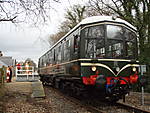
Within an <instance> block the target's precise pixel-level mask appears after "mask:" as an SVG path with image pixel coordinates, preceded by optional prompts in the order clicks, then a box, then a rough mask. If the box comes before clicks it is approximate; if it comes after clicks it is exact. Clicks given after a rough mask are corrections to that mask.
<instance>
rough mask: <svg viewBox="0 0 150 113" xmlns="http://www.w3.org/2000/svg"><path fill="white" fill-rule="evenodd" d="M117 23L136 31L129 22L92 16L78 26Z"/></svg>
mask: <svg viewBox="0 0 150 113" xmlns="http://www.w3.org/2000/svg"><path fill="white" fill-rule="evenodd" d="M105 21H106V22H117V23H122V24H125V25H127V26H129V27H131V28H132V29H134V30H136V28H135V27H134V26H133V25H131V24H130V23H129V22H127V21H125V20H122V19H120V18H116V17H113V16H92V17H88V18H85V19H83V20H82V21H81V22H80V23H79V24H78V25H84V24H90V23H97V22H105Z"/></svg>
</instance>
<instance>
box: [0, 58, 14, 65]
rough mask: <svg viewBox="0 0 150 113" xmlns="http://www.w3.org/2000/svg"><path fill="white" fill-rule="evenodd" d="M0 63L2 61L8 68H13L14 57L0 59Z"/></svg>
mask: <svg viewBox="0 0 150 113" xmlns="http://www.w3.org/2000/svg"><path fill="white" fill-rule="evenodd" d="M0 61H2V62H3V63H4V64H6V65H7V66H12V65H13V59H12V57H9V56H2V57H0Z"/></svg>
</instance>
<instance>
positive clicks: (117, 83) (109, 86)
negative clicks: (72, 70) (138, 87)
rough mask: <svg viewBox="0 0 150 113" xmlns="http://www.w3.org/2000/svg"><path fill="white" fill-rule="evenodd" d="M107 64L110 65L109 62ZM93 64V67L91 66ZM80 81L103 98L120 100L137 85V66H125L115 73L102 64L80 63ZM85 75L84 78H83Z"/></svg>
mask: <svg viewBox="0 0 150 113" xmlns="http://www.w3.org/2000/svg"><path fill="white" fill-rule="evenodd" d="M109 63H111V62H110V61H109ZM92 64H93V65H92ZM82 66H83V67H81V72H82V75H81V76H82V81H83V84H84V85H86V86H92V88H93V89H94V90H93V89H92V91H95V92H96V93H97V94H98V95H100V94H103V95H105V97H111V98H115V99H116V100H119V99H121V98H122V97H123V96H125V95H126V94H127V93H129V91H130V89H131V85H132V84H135V83H137V81H138V74H137V67H138V64H128V63H127V64H125V65H124V66H123V67H122V69H117V68H116V69H117V71H116V72H115V71H114V70H113V69H111V68H110V67H109V66H108V65H106V64H102V63H88V64H87V63H82ZM85 75H86V76H85Z"/></svg>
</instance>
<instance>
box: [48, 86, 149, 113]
mask: <svg viewBox="0 0 150 113" xmlns="http://www.w3.org/2000/svg"><path fill="white" fill-rule="evenodd" d="M51 89H52V90H55V92H57V93H59V95H61V96H63V97H64V98H66V99H67V100H69V101H71V102H72V103H75V104H77V105H79V106H81V107H83V108H85V109H87V111H89V112H91V113H110V112H111V113H150V112H149V111H146V110H143V109H140V108H137V107H134V106H130V105H127V104H123V103H115V104H111V103H108V102H101V101H97V102H95V101H92V99H91V100H89V101H84V99H83V100H80V99H78V98H76V97H72V96H68V95H66V94H64V93H63V92H61V91H59V90H57V89H55V88H51Z"/></svg>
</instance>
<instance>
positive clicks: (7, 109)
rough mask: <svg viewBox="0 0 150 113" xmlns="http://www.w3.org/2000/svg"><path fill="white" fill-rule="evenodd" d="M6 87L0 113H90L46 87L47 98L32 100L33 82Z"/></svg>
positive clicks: (7, 85) (12, 84)
mask: <svg viewBox="0 0 150 113" xmlns="http://www.w3.org/2000/svg"><path fill="white" fill-rule="evenodd" d="M5 87H6V89H7V91H6V94H5V96H4V98H2V99H1V102H0V106H1V107H0V108H1V110H3V112H2V111H1V112H0V113H90V112H88V111H87V110H86V109H84V108H82V107H81V106H80V105H76V104H74V103H73V102H71V101H68V100H67V99H65V98H64V97H63V96H61V95H60V94H58V93H57V92H55V90H53V89H51V88H50V87H44V90H45V94H46V97H45V98H31V82H18V83H8V84H6V86H5Z"/></svg>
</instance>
